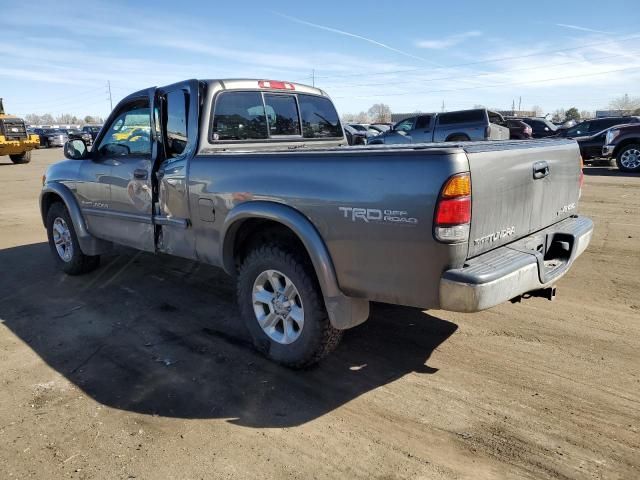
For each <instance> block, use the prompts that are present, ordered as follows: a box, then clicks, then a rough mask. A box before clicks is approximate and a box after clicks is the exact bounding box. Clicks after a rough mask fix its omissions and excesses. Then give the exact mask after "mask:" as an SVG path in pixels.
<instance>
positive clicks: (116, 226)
mask: <svg viewBox="0 0 640 480" xmlns="http://www.w3.org/2000/svg"><path fill="white" fill-rule="evenodd" d="M156 111H157V112H158V113H157V116H156V114H155V112H156ZM152 116H153V117H152ZM152 118H158V119H159V125H158V127H159V128H158V131H159V132H162V133H161V134H160V135H158V136H156V135H148V136H146V137H144V138H141V139H138V140H137V141H135V142H133V141H132V142H129V141H128V140H126V141H124V142H123V141H120V140H117V139H116V135H117V134H118V133H119V132H120V131H121V129H122V128H123V126H125V125H128V126H136V127H139V128H140V129H141V130H144V129H146V128H149V127H150V125H151V123H152ZM176 140H177V141H176ZM544 143H545V144H544V146H543V147H544V148H541V147H540V145H539V143H538V142H476V143H471V142H469V143H466V144H463V145H462V144H459V145H455V144H450V146H448V147H447V148H443V146H442V145H434V146H433V147H430V146H429V145H423V146H420V147H419V148H416V147H415V146H413V145H407V146H393V147H390V148H389V147H366V148H338V147H340V146H341V145H344V144H345V139H344V134H343V130H342V126H341V125H340V120H339V117H338V114H337V112H336V109H335V107H334V106H333V104H332V102H331V100H330V99H329V97H328V96H327V95H326V93H325V92H324V91H322V90H319V89H316V88H313V87H310V86H306V85H301V84H297V83H290V82H276V81H267V80H247V79H243V80H204V81H198V80H188V81H184V82H180V83H177V84H173V85H169V86H166V87H161V88H155V87H154V88H150V89H145V90H141V91H139V92H136V93H133V94H131V95H129V96H127V97H126V98H124V99H123V100H122V101H121V102H120V103H119V104H118V105H117V106H116V108H115V109H114V110H113V112H112V113H111V115H110V117H109V119H108V120H107V122H106V124H105V127H104V128H103V129H102V130H101V132H100V134H99V135H98V137H97V139H96V143H95V148H93V149H91V151H88V149H87V148H86V145H85V144H84V143H83V142H81V141H79V140H72V141H70V142H68V143H67V145H66V146H65V150H64V151H65V156H67V158H69V160H66V161H62V162H60V163H57V164H53V165H51V166H50V167H49V168H48V169H47V171H46V174H45V177H44V178H43V188H42V192H41V196H40V208H41V213H42V219H43V222H44V224H45V227H46V231H47V235H48V239H49V245H50V248H51V252H52V254H53V257H54V261H55V262H56V264H57V266H58V267H60V269H61V270H62V271H64V272H66V273H67V274H71V275H77V274H81V273H86V272H88V271H90V270H93V269H95V268H96V267H98V265H99V259H100V257H99V256H100V255H101V254H103V253H106V252H107V251H109V248H110V247H111V246H112V245H113V244H120V245H125V246H128V247H132V248H135V249H138V250H143V251H148V252H154V253H155V252H157V253H165V254H169V255H174V256H179V257H182V258H185V259H189V260H198V261H201V262H206V263H209V264H212V265H215V266H219V267H222V268H224V269H225V270H226V271H227V272H228V273H229V274H231V275H233V278H234V280H235V281H236V282H237V292H238V294H237V299H238V302H239V307H240V314H241V318H242V319H243V321H244V322H245V325H246V326H247V329H248V332H249V333H250V335H251V338H252V339H253V343H254V345H255V347H256V348H257V349H258V350H259V351H260V352H262V353H263V354H264V355H266V356H267V357H269V358H271V359H273V360H275V361H277V362H280V363H282V364H284V365H287V366H290V367H305V366H308V365H310V364H312V363H314V362H317V361H318V360H319V359H321V358H322V357H324V356H325V355H327V354H328V353H329V352H330V351H331V350H333V349H334V348H335V347H336V345H337V344H338V342H339V340H340V338H341V335H342V331H343V330H344V329H347V328H350V327H353V326H356V325H358V324H360V323H362V322H364V321H365V320H366V319H367V318H368V316H369V302H370V301H378V302H388V303H394V304H402V305H409V306H414V307H420V308H423V309H424V308H441V309H445V310H454V311H462V312H475V311H478V310H483V309H486V308H490V307H492V306H494V305H497V304H500V303H503V302H506V301H508V300H510V299H514V298H520V297H521V296H522V295H523V294H526V293H530V294H531V295H532V296H545V297H548V298H552V297H553V296H554V294H555V288H554V286H555V284H556V282H557V281H558V279H560V278H561V277H562V276H563V275H564V274H565V273H566V272H567V271H568V270H569V268H570V266H571V265H572V264H573V262H574V260H575V259H576V258H577V257H578V256H579V255H580V254H581V253H582V252H583V251H584V249H585V248H586V247H587V245H588V244H589V241H590V238H591V233H592V229H593V223H592V222H591V220H589V219H588V218H586V217H583V216H579V215H576V205H577V202H578V199H579V197H580V188H581V183H582V171H581V168H580V160H579V152H578V147H577V145H576V143H575V142H574V141H568V140H564V139H558V140H553V141H548V142H544ZM471 178H473V182H472V181H471ZM496 179H499V181H496ZM522 212H533V213H534V214H531V215H523V214H522ZM163 258H164V257H159V258H158V261H159V262H162V261H164V260H163ZM77 285H78V286H79V287H80V286H81V284H77ZM209 288H216V286H215V285H209ZM78 292H79V294H80V293H81V290H79V291H78ZM129 308H131V309H135V307H134V306H133V305H131V306H130V307H129Z"/></svg>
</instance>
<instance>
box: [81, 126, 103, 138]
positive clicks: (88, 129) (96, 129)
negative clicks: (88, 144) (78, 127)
mask: <svg viewBox="0 0 640 480" xmlns="http://www.w3.org/2000/svg"><path fill="white" fill-rule="evenodd" d="M101 128H102V125H85V126H84V127H82V131H83V132H85V133H88V134H89V135H91V138H92V139H93V141H95V140H96V137H97V136H98V133H100V129H101Z"/></svg>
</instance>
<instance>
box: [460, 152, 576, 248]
mask: <svg viewBox="0 0 640 480" xmlns="http://www.w3.org/2000/svg"><path fill="white" fill-rule="evenodd" d="M465 150H466V151H467V156H468V158H469V166H470V171H471V188H472V206H471V211H472V216H471V230H470V237H469V257H473V256H476V255H479V254H480V253H483V252H486V251H488V250H492V249H494V248H496V247H498V246H500V245H504V244H506V243H510V242H512V241H514V240H516V239H518V238H521V237H524V236H527V235H529V234H530V233H532V232H536V231H538V230H542V229H543V228H545V227H547V226H549V225H551V224H553V223H556V222H558V221H560V220H562V219H564V218H567V217H568V216H570V215H571V214H574V213H575V208H576V203H577V201H578V196H579V188H580V187H579V181H580V157H579V149H578V146H577V144H576V143H575V142H573V141H565V140H558V141H553V142H548V141H546V142H533V141H532V142H526V143H523V144H519V145H514V144H510V145H507V144H503V143H502V144H501V143H497V142H487V143H485V144H475V145H469V146H467V147H465Z"/></svg>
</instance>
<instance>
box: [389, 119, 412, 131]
mask: <svg viewBox="0 0 640 480" xmlns="http://www.w3.org/2000/svg"><path fill="white" fill-rule="evenodd" d="M414 121H415V117H411V118H406V119H404V120H402V121H401V122H398V123H396V125H395V127H393V129H394V130H397V131H399V132H408V131H409V130H413V122H414Z"/></svg>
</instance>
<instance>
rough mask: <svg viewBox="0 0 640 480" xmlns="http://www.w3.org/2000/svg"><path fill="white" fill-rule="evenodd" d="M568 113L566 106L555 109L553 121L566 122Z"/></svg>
mask: <svg viewBox="0 0 640 480" xmlns="http://www.w3.org/2000/svg"><path fill="white" fill-rule="evenodd" d="M565 114H566V110H565V109H564V108H558V109H557V110H555V111H554V112H553V114H552V115H553V116H552V118H553V121H554V122H564V120H565V116H566V115H565Z"/></svg>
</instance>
